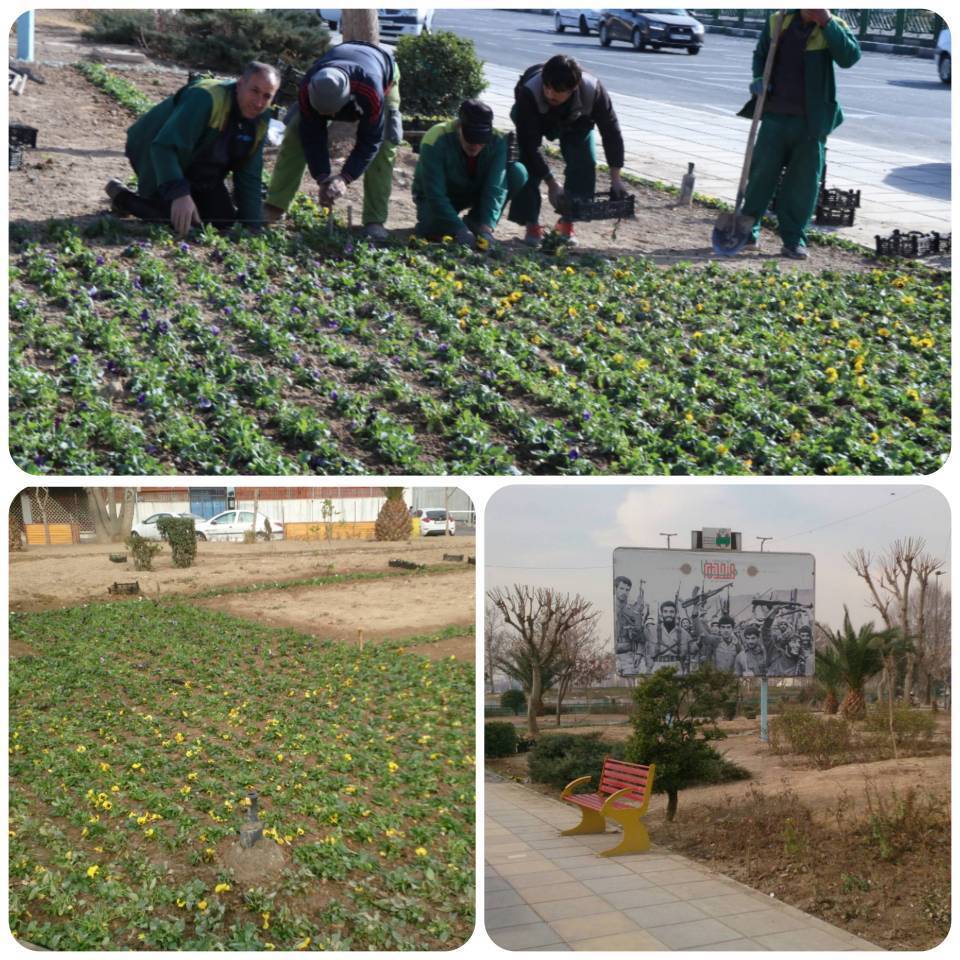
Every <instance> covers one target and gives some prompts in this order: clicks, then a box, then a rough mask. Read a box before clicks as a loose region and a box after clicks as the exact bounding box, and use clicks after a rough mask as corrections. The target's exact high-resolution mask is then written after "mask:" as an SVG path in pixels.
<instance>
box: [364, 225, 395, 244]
mask: <svg viewBox="0 0 960 960" xmlns="http://www.w3.org/2000/svg"><path fill="white" fill-rule="evenodd" d="M363 232H364V234H365V235H366V237H367V239H368V240H374V241H378V242H380V241H383V240H389V239H390V234H389V233H388V232H387V228H386V227H385V226H384V225H383V224H382V223H368V224H366V226H364V228H363Z"/></svg>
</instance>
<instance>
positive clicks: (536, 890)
mask: <svg viewBox="0 0 960 960" xmlns="http://www.w3.org/2000/svg"><path fill="white" fill-rule="evenodd" d="M518 892H519V893H520V895H521V896H522V897H523V899H524V900H526V901H527V903H547V902H549V901H550V900H568V899H570V898H571V897H589V896H590V895H591V893H592V891H591V890H589V889H587V887H585V886H584V885H583V884H582V883H577V882H571V883H552V884H540V885H539V886H536V887H530V888H529V889H521V888H518Z"/></svg>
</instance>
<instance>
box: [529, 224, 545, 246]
mask: <svg viewBox="0 0 960 960" xmlns="http://www.w3.org/2000/svg"><path fill="white" fill-rule="evenodd" d="M546 232H547V231H546V230H545V229H544V228H543V226H542V225H541V224H539V223H528V224H527V232H526V233H525V234H524V237H523V242H524V243H525V244H526V245H527V246H528V247H533V248H535V249H536V248H537V247H539V246H540V244H541V243H543V235H544V234H545V233H546Z"/></svg>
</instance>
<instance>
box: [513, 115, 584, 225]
mask: <svg viewBox="0 0 960 960" xmlns="http://www.w3.org/2000/svg"><path fill="white" fill-rule="evenodd" d="M546 138H547V139H548V140H556V139H558V138H559V140H560V153H561V154H562V155H563V162H564V170H563V189H564V191H565V192H566V193H569V194H571V195H572V196H576V197H592V196H593V194H594V191H595V190H596V188H597V149H596V141H595V138H594V135H593V130H592V129H590V130H587V131H586V132H574V131H557V132H555V133H552V134H550V133H548V134H546ZM541 183H542V178H540V177H537V176H534V175H533V174H530V176H529V177H528V178H527V182H526V184H524V186H523V188H522V189H521V190H519V191H518V192H517V195H516V196H515V197H514V198H513V202H512V203H511V204H510V213H509V214H508V219H509V220H512V221H513V222H514V223H519V224H522V225H525V224H528V223H539V222H540V205H541V203H542V200H541V197H540V184H541Z"/></svg>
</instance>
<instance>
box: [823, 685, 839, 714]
mask: <svg viewBox="0 0 960 960" xmlns="http://www.w3.org/2000/svg"><path fill="white" fill-rule="evenodd" d="M839 709H840V703H839V701H838V700H837V695H836V694H835V693H834V692H833V691H832V690H828V691H827V693H826V696H824V698H823V712H824V713H825V714H826V715H827V716H828V717H832V716H835V715H836V712H837V710H839Z"/></svg>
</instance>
